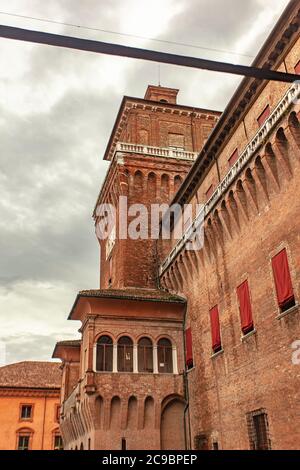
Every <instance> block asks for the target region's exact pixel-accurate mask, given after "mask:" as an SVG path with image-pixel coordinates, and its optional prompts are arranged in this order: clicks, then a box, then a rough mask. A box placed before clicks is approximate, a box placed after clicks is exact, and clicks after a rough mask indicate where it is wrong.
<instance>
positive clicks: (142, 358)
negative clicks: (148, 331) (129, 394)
mask: <svg viewBox="0 0 300 470" xmlns="http://www.w3.org/2000/svg"><path fill="white" fill-rule="evenodd" d="M138 369H139V372H153V346H152V341H151V339H149V338H141V339H140V340H139V343H138Z"/></svg>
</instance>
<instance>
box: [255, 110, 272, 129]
mask: <svg viewBox="0 0 300 470" xmlns="http://www.w3.org/2000/svg"><path fill="white" fill-rule="evenodd" d="M270 114H271V110H270V106H269V105H267V106H266V107H265V109H264V110H263V112H262V113H261V115H260V116H259V117H258V118H257V122H258V125H259V127H261V126H262V125H263V124H264V122H265V121H266V120H267V119H268V117H269V116H270Z"/></svg>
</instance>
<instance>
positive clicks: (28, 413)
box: [21, 405, 32, 419]
mask: <svg viewBox="0 0 300 470" xmlns="http://www.w3.org/2000/svg"><path fill="white" fill-rule="evenodd" d="M31 418H32V405H22V406H21V419H31Z"/></svg>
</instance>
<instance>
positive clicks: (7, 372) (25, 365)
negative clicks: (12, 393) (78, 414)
mask: <svg viewBox="0 0 300 470" xmlns="http://www.w3.org/2000/svg"><path fill="white" fill-rule="evenodd" d="M60 366H61V363H60V362H38V361H23V362H17V363H14V364H9V365H7V366H3V367H0V388H3V387H9V388H49V389H53V388H56V389H58V388H60V386H61V369H60Z"/></svg>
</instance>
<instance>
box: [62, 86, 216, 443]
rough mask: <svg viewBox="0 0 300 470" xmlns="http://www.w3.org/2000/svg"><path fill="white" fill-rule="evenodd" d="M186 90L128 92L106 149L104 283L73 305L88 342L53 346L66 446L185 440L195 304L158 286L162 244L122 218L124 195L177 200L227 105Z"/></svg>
mask: <svg viewBox="0 0 300 470" xmlns="http://www.w3.org/2000/svg"><path fill="white" fill-rule="evenodd" d="M177 93H178V90H176V89H171V88H165V87H160V86H149V87H148V88H147V91H146V94H145V97H144V99H139V98H131V97H124V98H123V100H122V103H121V107H120V110H119V113H118V115H117V119H116V122H115V125H114V127H113V131H112V134H111V136H110V139H109V142H108V145H107V148H106V152H105V156H104V158H105V159H106V160H110V162H111V163H110V167H109V170H108V172H107V175H106V178H105V181H104V183H103V186H102V188H101V191H100V194H99V197H98V199H97V203H96V206H95V209H94V219H95V224H96V232H97V229H98V227H99V223H100V222H101V221H102V220H103V213H102V212H101V210H102V209H101V208H103V205H104V204H106V205H108V204H110V205H111V207H112V208H113V210H115V215H116V217H115V221H114V223H113V224H111V226H110V228H109V230H108V232H109V236H108V238H107V239H104V240H100V243H99V244H100V289H92V290H88V291H81V292H79V294H78V295H77V298H76V300H75V303H74V305H73V307H72V310H71V312H70V315H69V319H70V320H80V321H81V323H82V326H81V329H80V332H81V335H82V339H81V341H80V344H77V343H76V344H73V343H72V344H70V343H69V342H64V341H62V342H60V343H58V344H57V346H56V348H55V351H54V357H59V358H61V359H62V361H63V368H64V369H65V370H64V373H63V382H64V383H63V386H62V390H63V391H64V393H63V396H62V415H61V423H60V424H61V432H62V436H63V440H64V447H65V449H80V448H84V449H129V450H132V449H184V448H185V447H186V436H185V430H184V426H183V422H184V416H185V412H184V410H185V403H186V402H185V383H184V376H183V371H184V370H185V351H184V339H183V338H184V316H185V309H186V301H185V299H184V298H182V297H180V296H177V295H173V294H170V293H168V292H166V291H164V290H161V289H159V286H158V283H157V278H158V276H157V267H158V266H157V265H158V260H157V255H156V245H157V241H156V240H155V239H152V238H147V237H146V238H141V239H132V238H130V237H128V236H126V235H127V233H128V232H127V233H125V236H122V235H121V232H122V230H124V226H123V225H122V223H120V213H121V209H122V204H123V202H124V201H126V204H127V207H128V208H132V206H133V205H134V204H143V205H144V207H145V208H147V209H148V210H149V209H150V206H151V204H163V203H165V204H167V203H169V202H170V201H171V199H172V198H173V196H174V195H175V193H176V191H177V190H178V188H179V187H180V185H181V183H182V181H183V179H184V178H185V176H186V175H187V173H188V171H189V170H190V168H191V166H192V164H193V162H194V160H195V158H196V156H197V153H198V152H199V151H200V149H201V148H202V147H203V144H204V142H205V140H206V139H207V137H208V135H209V133H210V132H211V130H212V129H213V127H214V126H215V124H216V121H217V119H218V116H219V113H218V112H214V111H207V110H203V109H196V108H191V107H188V106H182V105H179V104H177ZM121 201H122V202H121ZM134 217H135V214H133V213H131V214H129V217H128V219H127V218H126V221H125V222H126V223H125V225H126V224H127V225H128V226H129V224H130V222H131V221H132V219H134ZM147 224H148V234H149V233H150V230H151V224H150V217H149V215H146V218H145V219H143V221H142V223H141V224H140V229H141V230H144V229H145V226H147ZM97 233H98V232H97ZM123 235H124V233H123ZM72 364H73V365H72ZM74 371H77V374H78V375H77V380H75V381H74ZM72 388H73V391H72V392H69V391H70V389H72Z"/></svg>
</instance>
